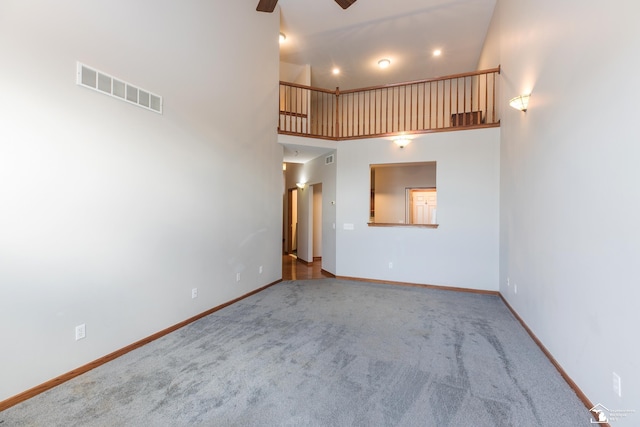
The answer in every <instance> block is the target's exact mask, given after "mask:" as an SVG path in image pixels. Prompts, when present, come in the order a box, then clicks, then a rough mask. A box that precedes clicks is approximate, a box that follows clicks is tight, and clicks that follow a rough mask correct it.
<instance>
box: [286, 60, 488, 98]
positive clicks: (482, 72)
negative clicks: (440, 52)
mask: <svg viewBox="0 0 640 427" xmlns="http://www.w3.org/2000/svg"><path fill="white" fill-rule="evenodd" d="M490 73H497V74H500V67H496V68H489V69H487V70H480V71H470V72H468V73H460V74H452V75H450V76H443V77H433V78H429V79H422V80H410V81H408V82H401V83H389V84H386V85H378V86H369V87H362V88H358V89H348V90H342V91H340V93H342V94H343V95H344V94H347V93H353V92H364V91H368V90H376V89H388V88H392V87H398V86H409V85H414V84H420V83H431V82H439V81H443V80H453V79H459V78H463V77H472V76H479V75H482V74H490ZM280 83H283V82H280ZM285 84H289V83H285ZM305 87H309V86H305Z"/></svg>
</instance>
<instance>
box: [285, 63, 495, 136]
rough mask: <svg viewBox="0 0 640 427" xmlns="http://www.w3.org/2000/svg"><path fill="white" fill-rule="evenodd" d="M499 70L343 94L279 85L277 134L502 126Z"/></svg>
mask: <svg viewBox="0 0 640 427" xmlns="http://www.w3.org/2000/svg"><path fill="white" fill-rule="evenodd" d="M499 74H500V67H498V68H493V69H489V70H482V71H476V72H470V73H464V74H456V75H452V76H446V77H439V78H435V79H427V80H418V81H413V82H406V83H396V84H389V85H384V86H375V87H368V88H363V89H352V90H345V91H340V89H339V88H338V89H336V90H327V89H321V88H315V87H311V86H304V85H299V84H295V83H287V82H282V81H281V82H280V117H279V122H278V133H280V134H285V135H294V136H303V137H311V138H322V139H330V140H345V139H361V138H374V137H384V136H393V135H401V134H417V133H428V132H442V131H452V130H463V129H477V128H484V127H498V126H500V118H499V117H498V115H497V108H496V93H497V91H498V75H499Z"/></svg>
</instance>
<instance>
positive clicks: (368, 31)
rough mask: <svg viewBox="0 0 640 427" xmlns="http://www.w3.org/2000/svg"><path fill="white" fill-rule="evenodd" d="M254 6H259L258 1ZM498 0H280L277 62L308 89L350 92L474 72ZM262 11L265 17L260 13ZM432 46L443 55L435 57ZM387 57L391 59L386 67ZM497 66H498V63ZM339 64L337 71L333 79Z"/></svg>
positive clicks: (276, 11) (277, 9)
mask: <svg viewBox="0 0 640 427" xmlns="http://www.w3.org/2000/svg"><path fill="white" fill-rule="evenodd" d="M256 3H257V2H256ZM495 3H496V0H394V1H389V0H358V1H356V2H355V3H354V4H353V5H351V6H350V7H349V8H348V9H346V10H343V9H342V8H341V7H340V6H339V5H338V4H336V2H335V1H333V0H279V1H278V7H277V8H276V10H275V12H274V13H278V11H279V12H280V28H281V31H282V32H283V33H285V34H286V36H287V39H286V41H285V42H284V43H281V44H280V59H281V61H283V62H288V63H292V64H310V65H311V85H312V86H317V87H322V88H327V89H335V87H338V86H339V87H340V89H353V88H359V87H367V86H374V85H381V84H386V83H395V82H403V81H411V80H419V79H424V78H429V77H439V76H444V75H449V74H456V73H461V72H466V71H472V70H475V69H476V66H477V62H478V59H479V57H480V53H481V49H482V45H483V43H484V39H485V36H486V33H487V29H488V27H489V23H490V20H491V16H492V14H493V9H494V7H495ZM257 13H260V12H257ZM435 49H441V50H442V54H441V55H440V56H438V57H436V56H433V51H434V50H435ZM382 58H388V59H390V60H391V65H390V66H389V67H388V68H386V69H380V68H379V67H378V61H379V60H380V59H382ZM495 65H496V66H497V65H498V64H495ZM334 67H338V68H339V69H340V74H338V75H333V74H332V69H333V68H334Z"/></svg>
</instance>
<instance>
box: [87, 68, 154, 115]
mask: <svg viewBox="0 0 640 427" xmlns="http://www.w3.org/2000/svg"><path fill="white" fill-rule="evenodd" d="M76 83H77V84H79V85H80V86H84V87H88V88H89V89H93V90H96V91H98V92H100V93H104V94H105V95H110V96H113V97H114V98H118V99H121V100H123V101H127V102H129V103H131V104H135V105H137V106H138V107H142V108H146V109H147V110H151V111H155V112H156V113H160V114H162V97H161V96H159V95H156V94H154V93H151V92H149V91H148V90H145V89H142V88H139V87H137V86H134V85H132V84H130V83H127V82H125V81H122V80H120V79H117V78H115V77H113V76H110V75H108V74H106V73H103V72H102V71H98V70H96V69H93V68H91V67H88V66H86V65H84V64H81V63H80V62H78V75H77V80H76Z"/></svg>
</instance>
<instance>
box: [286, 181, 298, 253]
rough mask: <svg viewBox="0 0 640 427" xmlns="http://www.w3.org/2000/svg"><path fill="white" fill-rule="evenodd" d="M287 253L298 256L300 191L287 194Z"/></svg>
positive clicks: (295, 189) (291, 191)
mask: <svg viewBox="0 0 640 427" xmlns="http://www.w3.org/2000/svg"><path fill="white" fill-rule="evenodd" d="M286 242H287V244H286V247H285V253H286V254H289V255H296V254H297V252H298V189H297V188H290V189H289V190H288V192H287V239H286Z"/></svg>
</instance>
